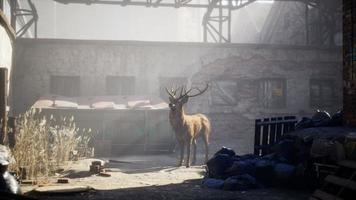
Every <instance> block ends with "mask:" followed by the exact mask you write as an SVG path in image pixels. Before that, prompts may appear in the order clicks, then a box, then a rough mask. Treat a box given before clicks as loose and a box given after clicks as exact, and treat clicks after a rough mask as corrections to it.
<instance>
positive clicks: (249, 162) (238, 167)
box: [225, 158, 259, 176]
mask: <svg viewBox="0 0 356 200" xmlns="http://www.w3.org/2000/svg"><path fill="white" fill-rule="evenodd" d="M258 160H259V159H258V158H249V159H244V160H239V161H234V163H233V164H232V166H231V167H230V168H228V169H227V170H225V173H227V174H229V175H241V174H249V175H251V176H254V174H255V163H256V162H257V161H258Z"/></svg>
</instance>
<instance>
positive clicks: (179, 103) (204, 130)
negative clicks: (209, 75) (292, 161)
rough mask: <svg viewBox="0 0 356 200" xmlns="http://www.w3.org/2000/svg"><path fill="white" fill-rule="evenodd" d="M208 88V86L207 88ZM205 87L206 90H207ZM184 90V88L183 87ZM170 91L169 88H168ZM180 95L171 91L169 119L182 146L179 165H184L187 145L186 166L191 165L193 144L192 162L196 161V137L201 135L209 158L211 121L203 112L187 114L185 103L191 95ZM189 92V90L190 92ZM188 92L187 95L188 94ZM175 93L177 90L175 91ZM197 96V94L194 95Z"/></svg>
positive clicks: (206, 155)
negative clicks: (191, 158) (191, 157)
mask: <svg viewBox="0 0 356 200" xmlns="http://www.w3.org/2000/svg"><path fill="white" fill-rule="evenodd" d="M206 89H207V88H206ZM206 89H205V90H206ZM182 90H183V88H182ZM205 90H203V91H200V90H199V91H200V93H199V94H198V95H200V94H201V93H203V92H205ZM167 92H168V90H167ZM182 93H183V92H182V91H181V96H180V97H177V98H176V97H174V95H172V94H171V93H169V94H170V95H171V97H170V104H169V105H170V108H171V110H170V112H169V121H170V124H171V126H172V128H173V130H174V132H175V135H176V138H177V140H178V143H179V146H180V160H179V166H181V165H183V158H184V148H185V146H186V147H187V160H186V166H187V167H189V166H190V156H191V146H192V145H193V161H192V164H195V162H196V149H197V143H196V139H197V138H198V137H199V136H202V137H203V140H204V144H205V162H207V160H208V156H209V155H208V154H209V135H210V129H211V126H210V122H209V119H208V118H207V117H206V116H205V115H203V114H194V115H187V114H186V113H185V112H184V107H183V106H184V104H185V103H187V101H188V98H189V96H184V94H183V95H182ZM188 93H189V92H188ZM188 93H186V95H187V94H188ZM174 94H175V92H174ZM194 96H197V95H194Z"/></svg>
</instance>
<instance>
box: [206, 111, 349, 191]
mask: <svg viewBox="0 0 356 200" xmlns="http://www.w3.org/2000/svg"><path fill="white" fill-rule="evenodd" d="M341 124H342V112H338V113H336V114H335V115H334V116H332V117H330V115H329V114H328V113H327V112H325V111H317V112H316V113H315V115H314V116H313V117H312V118H303V119H302V120H301V121H300V122H299V123H298V124H297V125H296V130H295V131H293V132H290V133H288V134H286V135H284V137H283V138H282V139H281V140H280V141H279V142H278V143H276V144H275V145H274V146H273V147H271V148H272V151H270V152H273V153H270V154H268V155H265V156H258V155H253V154H248V155H242V156H240V155H236V153H235V152H234V151H233V150H232V149H229V148H226V147H223V148H222V149H221V150H219V151H218V152H216V153H215V155H214V156H213V157H212V158H211V159H210V160H209V161H208V163H207V174H206V177H205V178H204V179H203V182H202V184H203V185H204V186H206V187H210V188H219V189H225V190H248V189H253V188H260V187H265V186H283V187H284V186H287V187H292V188H305V189H307V188H309V189H310V188H315V187H317V186H318V184H319V182H320V180H322V179H323V178H324V177H325V176H326V175H327V174H322V173H325V172H326V173H327V172H329V173H332V172H333V170H334V171H335V170H336V168H337V167H335V168H333V166H336V163H337V162H339V161H341V160H345V159H351V160H352V159H354V160H356V134H355V132H356V129H355V128H350V127H342V126H341ZM324 167H325V169H327V170H321V169H322V168H324ZM328 170H329V171H328Z"/></svg>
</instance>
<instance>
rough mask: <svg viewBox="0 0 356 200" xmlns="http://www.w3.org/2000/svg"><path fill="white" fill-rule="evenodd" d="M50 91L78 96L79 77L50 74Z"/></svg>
mask: <svg viewBox="0 0 356 200" xmlns="http://www.w3.org/2000/svg"><path fill="white" fill-rule="evenodd" d="M50 93H51V94H55V95H61V96H66V97H76V96H80V77H79V76H51V80H50Z"/></svg>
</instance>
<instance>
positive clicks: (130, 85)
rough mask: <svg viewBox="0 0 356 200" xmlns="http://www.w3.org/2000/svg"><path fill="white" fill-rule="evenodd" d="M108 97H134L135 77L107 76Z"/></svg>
mask: <svg viewBox="0 0 356 200" xmlns="http://www.w3.org/2000/svg"><path fill="white" fill-rule="evenodd" d="M106 94H107V95H134V94H135V77H133V76H107V77H106Z"/></svg>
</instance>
